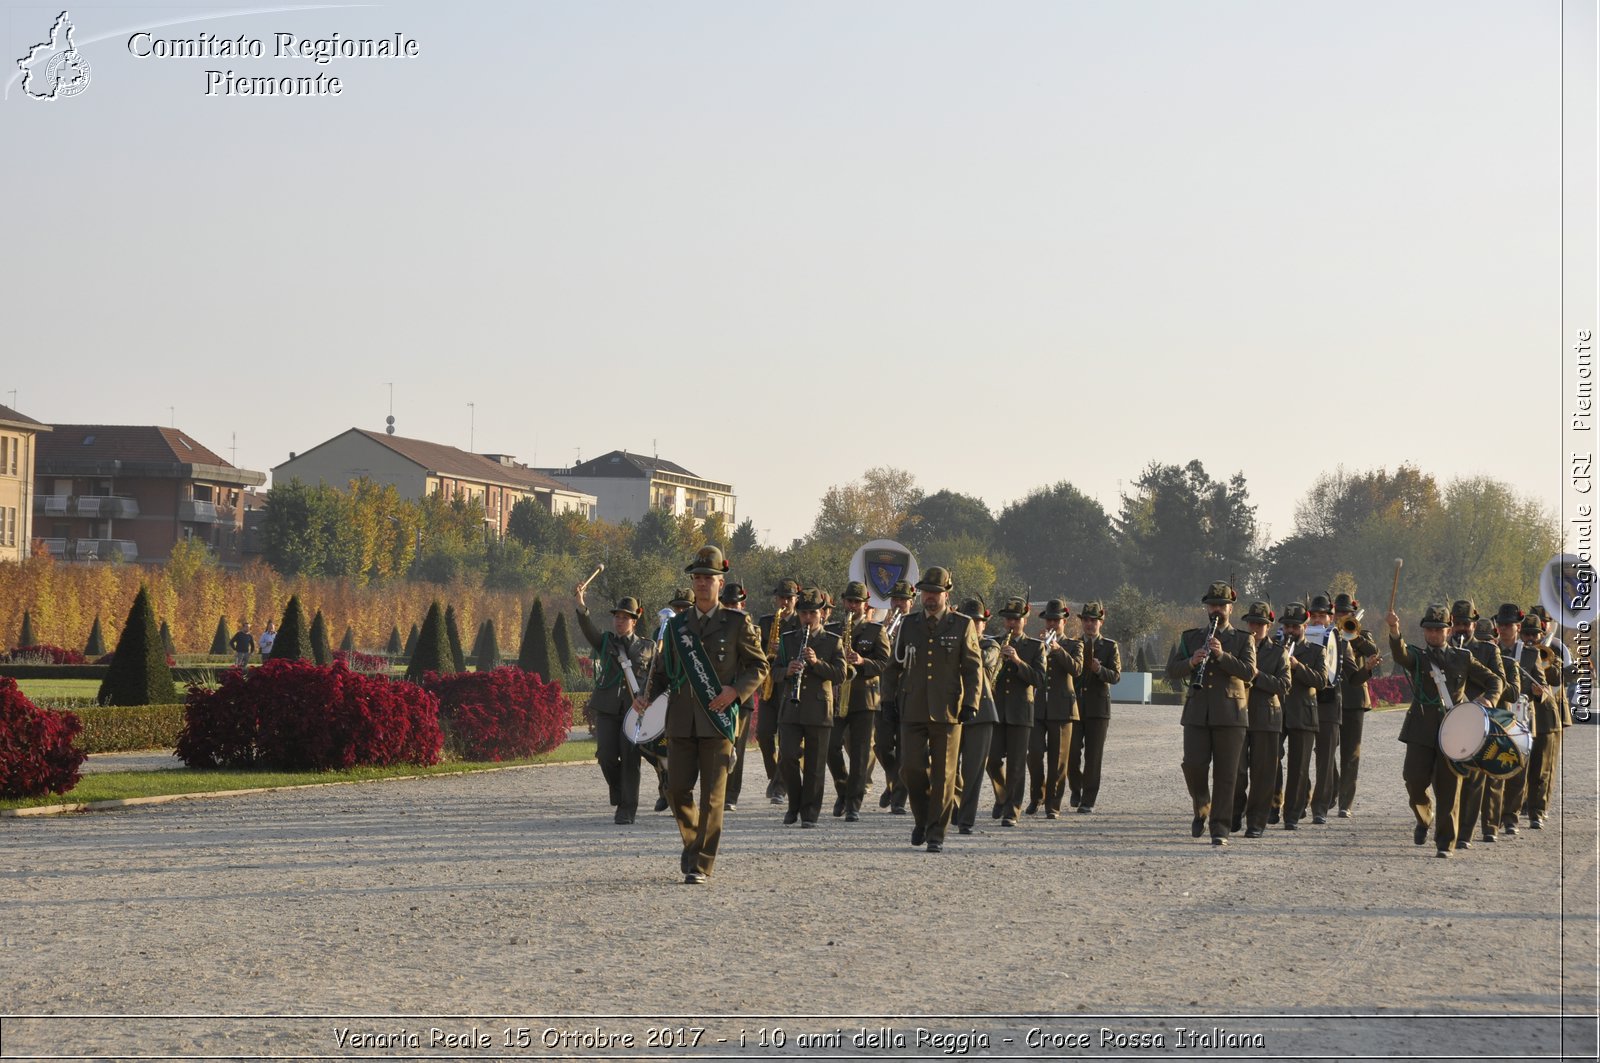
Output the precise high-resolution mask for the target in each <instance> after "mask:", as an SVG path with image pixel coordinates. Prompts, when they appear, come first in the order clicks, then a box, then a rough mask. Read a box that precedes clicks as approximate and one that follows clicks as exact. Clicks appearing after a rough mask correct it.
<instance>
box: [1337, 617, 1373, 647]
mask: <svg viewBox="0 0 1600 1063" xmlns="http://www.w3.org/2000/svg"><path fill="white" fill-rule="evenodd" d="M1366 614H1367V611H1366V610H1365V609H1357V610H1356V611H1355V612H1354V613H1351V614H1350V615H1349V616H1347V617H1345V618H1344V619H1343V620H1341V621H1339V637H1340V638H1342V639H1344V640H1345V641H1346V642H1352V641H1354V640H1355V638H1356V636H1357V635H1359V634H1361V618H1362V617H1363V616H1365V615H1366Z"/></svg>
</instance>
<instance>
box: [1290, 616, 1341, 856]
mask: <svg viewBox="0 0 1600 1063" xmlns="http://www.w3.org/2000/svg"><path fill="white" fill-rule="evenodd" d="M1310 619H1311V618H1310V615H1309V614H1308V613H1307V612H1306V607H1305V605H1304V603H1302V602H1290V603H1289V604H1288V605H1287V606H1286V607H1284V610H1283V638H1284V641H1285V642H1286V643H1291V644H1293V647H1294V650H1293V652H1292V653H1290V655H1289V659H1288V660H1289V694H1288V696H1287V697H1285V698H1284V699H1283V734H1284V742H1283V747H1282V748H1283V750H1284V756H1283V829H1284V830H1299V829H1300V820H1301V819H1303V818H1304V817H1305V810H1306V800H1307V795H1309V794H1310V792H1311V755H1312V753H1313V752H1314V751H1315V749H1316V742H1317V734H1318V733H1319V732H1318V726H1317V718H1318V716H1319V715H1320V714H1321V713H1322V711H1323V708H1322V705H1321V703H1320V699H1319V697H1318V695H1319V694H1320V693H1321V692H1322V688H1323V687H1325V686H1327V685H1328V682H1329V679H1330V676H1331V673H1332V671H1333V667H1332V665H1330V664H1329V663H1328V650H1327V647H1326V646H1323V645H1321V644H1319V643H1318V642H1316V641H1315V640H1313V639H1311V638H1309V637H1308V636H1307V635H1306V623H1307V621H1309V620H1310Z"/></svg>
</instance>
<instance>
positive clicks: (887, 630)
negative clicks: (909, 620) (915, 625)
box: [883, 606, 906, 646]
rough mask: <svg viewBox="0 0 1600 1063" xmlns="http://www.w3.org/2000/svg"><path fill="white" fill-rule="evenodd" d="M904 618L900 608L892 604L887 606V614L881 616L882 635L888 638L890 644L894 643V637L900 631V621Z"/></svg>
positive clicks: (904, 615)
mask: <svg viewBox="0 0 1600 1063" xmlns="http://www.w3.org/2000/svg"><path fill="white" fill-rule="evenodd" d="M905 618H906V614H905V613H904V612H903V611H902V610H900V609H896V608H895V607H894V606H890V607H889V612H888V615H886V616H885V617H884V618H883V637H884V638H885V639H887V640H888V642H889V645H890V646H893V645H894V637H895V636H896V635H898V634H899V633H900V621H902V620H904V619H905Z"/></svg>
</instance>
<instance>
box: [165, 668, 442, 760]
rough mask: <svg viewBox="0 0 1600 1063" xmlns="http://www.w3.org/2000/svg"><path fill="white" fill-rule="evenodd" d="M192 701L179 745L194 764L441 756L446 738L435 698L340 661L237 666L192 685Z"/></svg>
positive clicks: (407, 685) (181, 754)
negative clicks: (208, 682) (216, 680)
mask: <svg viewBox="0 0 1600 1063" xmlns="http://www.w3.org/2000/svg"><path fill="white" fill-rule="evenodd" d="M186 706H187V707H186V709H185V713H184V717H185V719H184V725H183V731H182V733H181V734H179V736H178V746H177V749H178V756H179V757H182V758H183V761H184V763H185V764H188V765H189V766H190V767H191V768H211V767H217V766H222V767H229V768H246V767H262V768H275V769H280V770H289V771H330V770H334V769H339V768H351V767H355V766H356V765H358V764H362V765H384V764H399V763H411V764H436V763H438V761H439V751H440V749H441V748H442V747H443V745H444V735H443V733H442V732H441V731H440V730H439V699H438V698H437V697H435V696H434V695H433V694H431V693H429V692H428V691H426V690H423V689H422V688H420V687H417V686H415V685H413V684H410V683H398V682H393V681H391V680H389V679H386V678H384V677H382V676H369V675H362V674H361V673H359V672H352V671H351V670H350V669H349V668H347V667H346V666H345V665H344V663H343V662H337V663H334V664H329V665H317V664H313V663H312V662H310V661H291V660H283V659H278V660H271V661H268V662H267V663H266V664H264V665H262V666H261V667H259V668H251V669H238V668H231V669H229V670H228V671H227V672H225V673H223V676H222V682H221V685H220V686H218V687H217V688H216V689H215V690H206V689H204V688H201V687H198V686H191V687H190V688H189V695H188V698H187V701H186Z"/></svg>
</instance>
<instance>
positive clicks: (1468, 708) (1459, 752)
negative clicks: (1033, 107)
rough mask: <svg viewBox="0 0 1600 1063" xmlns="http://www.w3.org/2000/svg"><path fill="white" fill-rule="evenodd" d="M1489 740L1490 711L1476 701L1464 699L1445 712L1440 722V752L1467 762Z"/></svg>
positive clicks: (1455, 759) (1453, 758) (1452, 758)
mask: <svg viewBox="0 0 1600 1063" xmlns="http://www.w3.org/2000/svg"><path fill="white" fill-rule="evenodd" d="M1487 741H1489V713H1488V711H1487V710H1485V709H1484V707H1483V706H1482V705H1480V704H1479V703H1478V702H1476V701H1463V702H1462V703H1461V704H1459V705H1457V706H1455V707H1454V708H1452V709H1451V710H1450V711H1449V712H1447V713H1445V714H1444V721H1443V722H1442V723H1440V724H1439V752H1441V753H1443V754H1444V755H1445V756H1447V757H1449V758H1450V759H1451V760H1454V761H1461V762H1467V761H1471V760H1472V758H1473V757H1476V756H1477V755H1478V751H1479V750H1481V749H1482V748H1483V746H1484V743H1485V742H1487Z"/></svg>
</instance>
